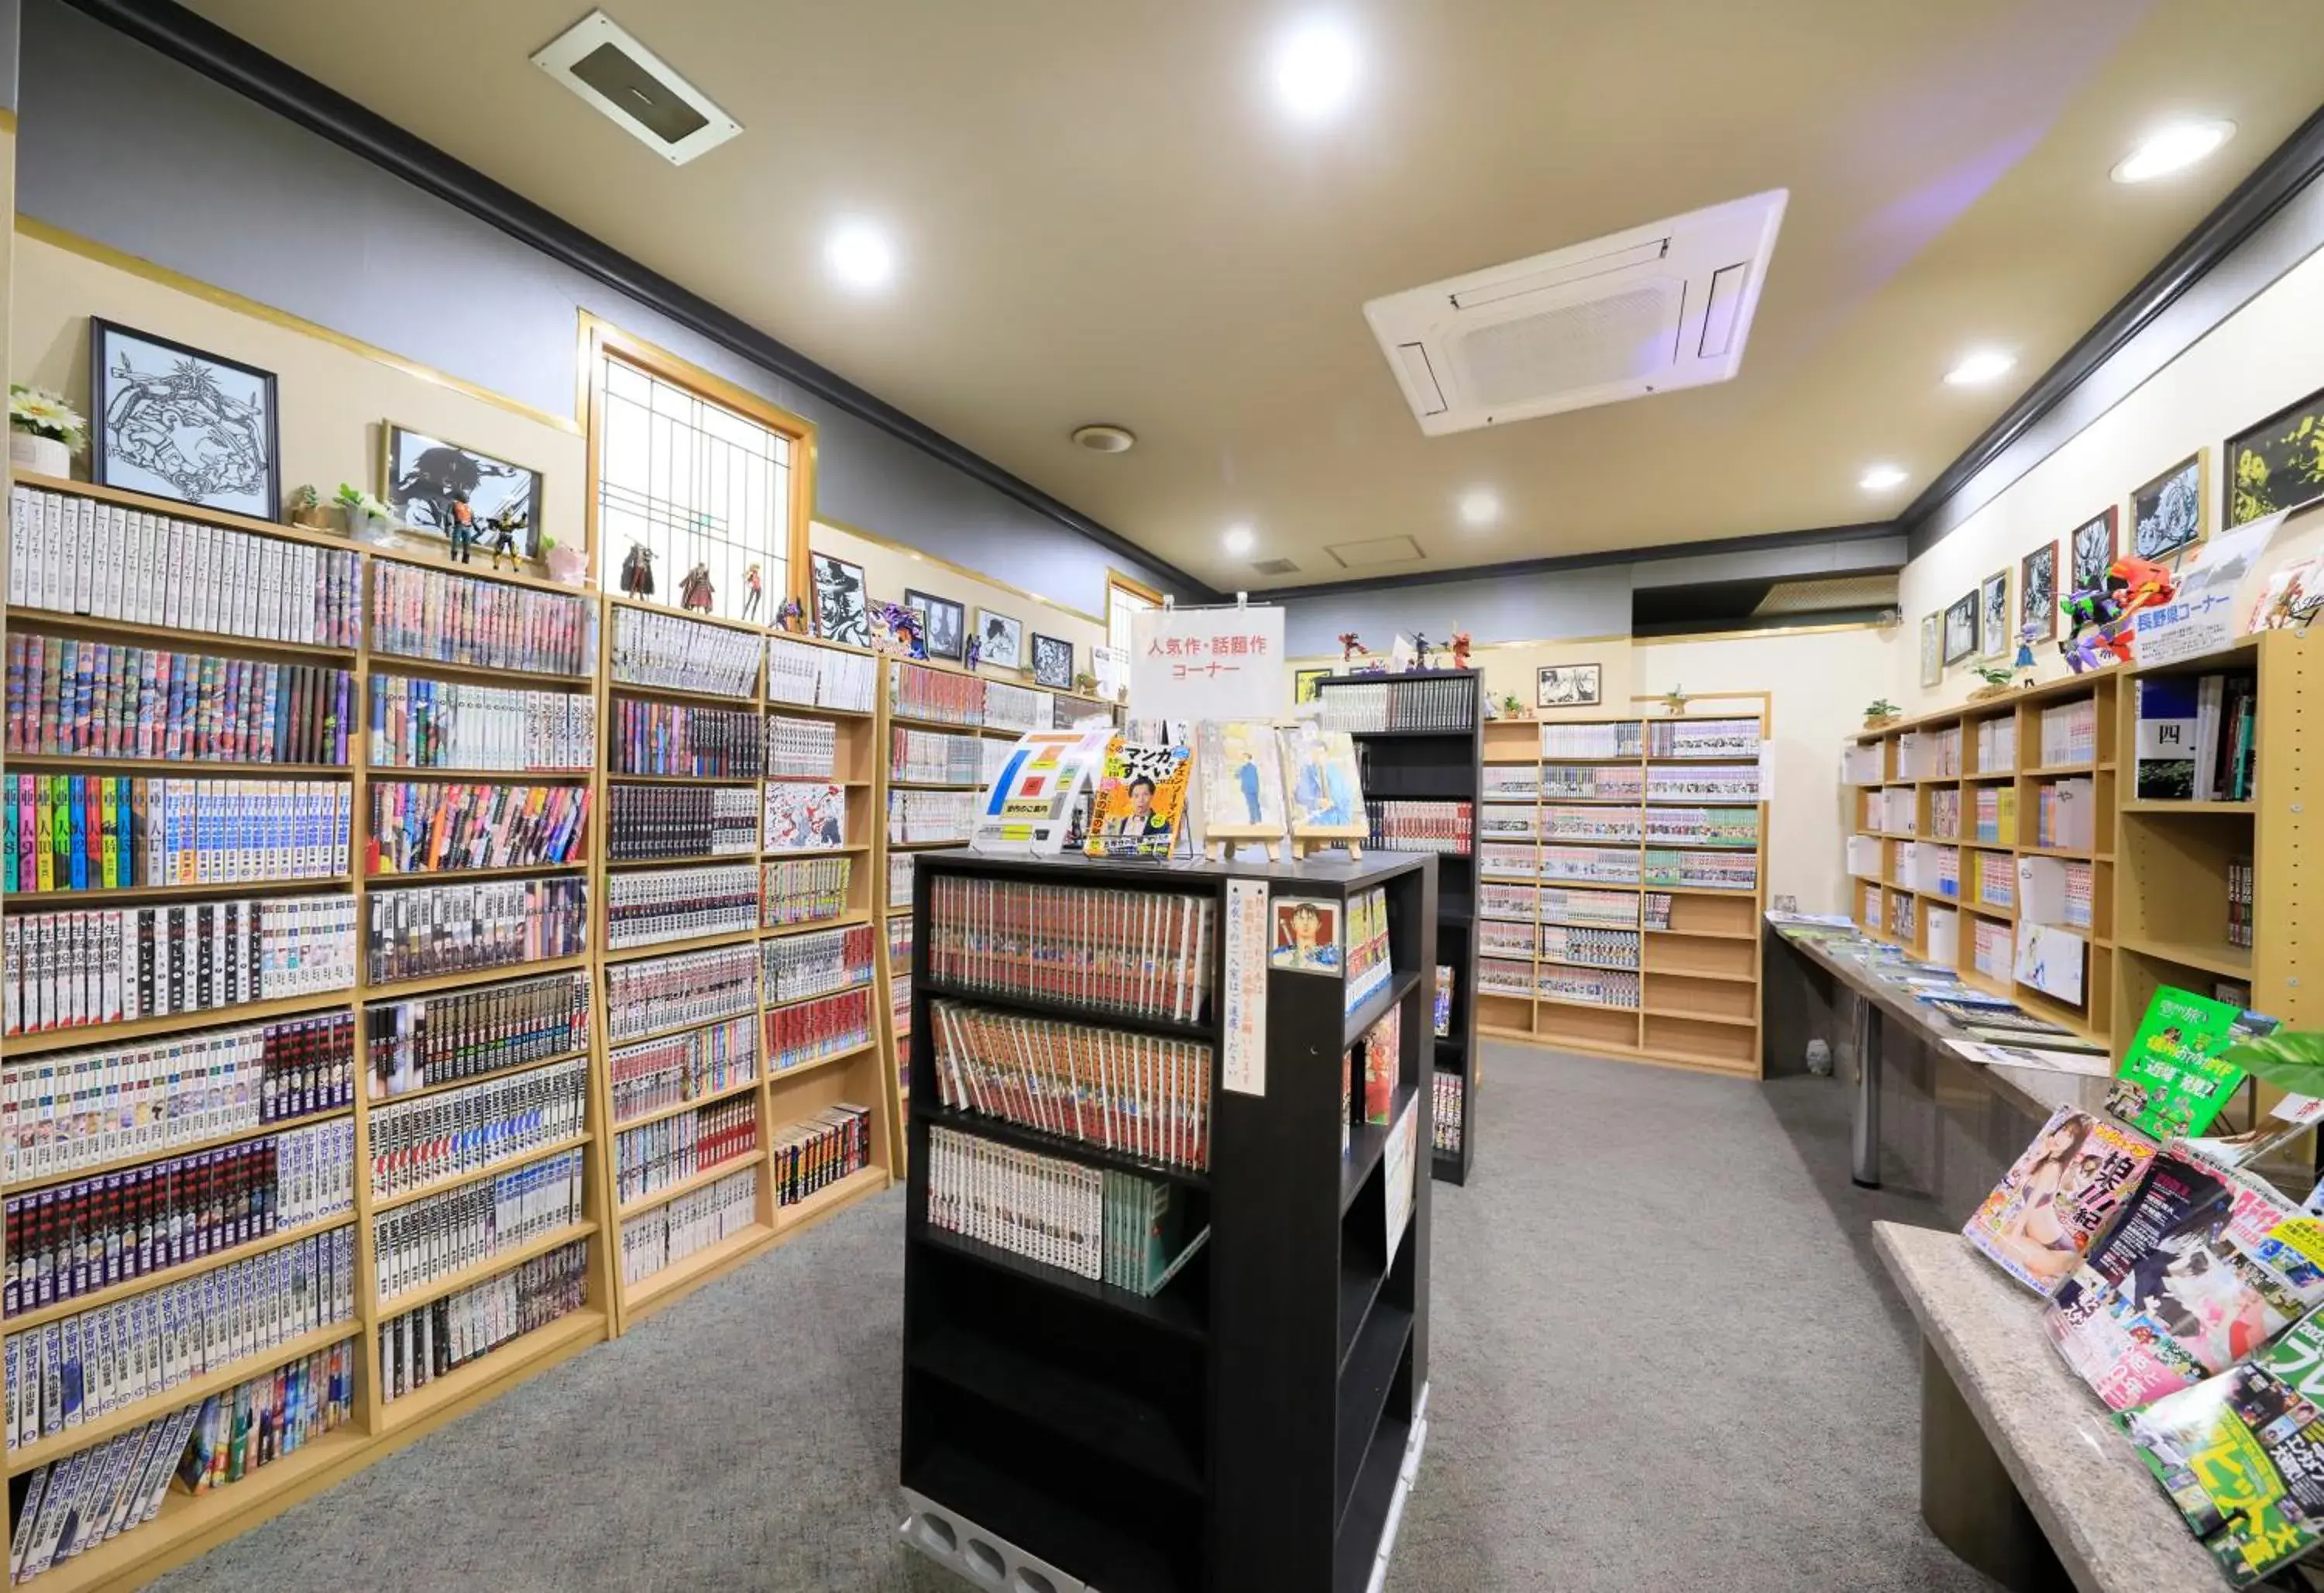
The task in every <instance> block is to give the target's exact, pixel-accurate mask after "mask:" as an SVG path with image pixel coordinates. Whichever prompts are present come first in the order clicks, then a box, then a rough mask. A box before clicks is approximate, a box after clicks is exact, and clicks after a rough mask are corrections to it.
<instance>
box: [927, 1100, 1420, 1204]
mask: <svg viewBox="0 0 2324 1593" xmlns="http://www.w3.org/2000/svg"><path fill="white" fill-rule="evenodd" d="M1411 1088H1414V1087H1412V1086H1406V1091H1407V1093H1408V1092H1409V1091H1410V1089H1411ZM1398 1099H1399V1100H1401V1099H1402V1097H1399V1098H1398ZM921 1115H922V1116H926V1117H927V1120H928V1121H929V1122H930V1123H932V1124H934V1125H936V1126H937V1127H939V1128H952V1129H957V1130H959V1131H960V1132H961V1133H963V1134H973V1135H978V1136H979V1137H981V1138H983V1139H990V1140H998V1141H1000V1142H1001V1144H1007V1145H1015V1146H1017V1147H1018V1148H1019V1149H1020V1150H1027V1151H1037V1152H1040V1153H1043V1154H1045V1155H1052V1156H1062V1157H1065V1158H1067V1159H1068V1160H1071V1161H1075V1162H1084V1163H1086V1164H1088V1165H1089V1166H1092V1167H1106V1168H1111V1169H1112V1170H1113V1171H1114V1172H1134V1173H1137V1174H1138V1175H1139V1177H1141V1178H1158V1179H1162V1180H1164V1181H1167V1182H1170V1183H1175V1184H1181V1185H1184V1186H1185V1188H1187V1189H1190V1190H1206V1189H1208V1188H1210V1187H1211V1175H1210V1174H1209V1173H1208V1172H1203V1171H1202V1170H1200V1169H1199V1168H1193V1167H1181V1166H1178V1165H1177V1164H1176V1163H1175V1162H1154V1161H1149V1160H1148V1159H1147V1158H1146V1157H1144V1156H1140V1155H1139V1154H1137V1153H1134V1152H1130V1151H1117V1150H1112V1149H1111V1148H1109V1147H1107V1146H1105V1145H1102V1144H1098V1143H1097V1142H1096V1141H1094V1140H1085V1139H1071V1138H1068V1137H1067V1136H1066V1135H1062V1134H1051V1133H1050V1132H1049V1131H1048V1130H1047V1129H1044V1128H1027V1127H1025V1126H1023V1125H1020V1124H1016V1123H1011V1122H1010V1121H1008V1120H1007V1119H1006V1118H1001V1117H989V1116H985V1115H984V1114H983V1113H982V1112H971V1111H964V1110H963V1109H962V1108H960V1107H929V1108H927V1111H926V1112H925V1113H923V1114H921ZM1356 1132H1357V1133H1358V1134H1359V1135H1360V1134H1362V1133H1363V1129H1362V1127H1361V1126H1359V1127H1358V1128H1357V1130H1356ZM1378 1132H1379V1134H1380V1135H1382V1136H1385V1135H1387V1133H1388V1130H1386V1129H1384V1128H1383V1129H1380V1130H1379V1131H1378Z"/></svg>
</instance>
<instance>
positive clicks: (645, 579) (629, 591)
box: [622, 542, 654, 597]
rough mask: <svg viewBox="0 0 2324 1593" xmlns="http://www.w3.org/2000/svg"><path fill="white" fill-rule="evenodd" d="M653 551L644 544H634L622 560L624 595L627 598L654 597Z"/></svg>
mask: <svg viewBox="0 0 2324 1593" xmlns="http://www.w3.org/2000/svg"><path fill="white" fill-rule="evenodd" d="M653 560H654V555H653V550H652V549H651V548H649V547H647V546H646V545H645V543H643V542H632V543H631V544H630V551H628V552H627V553H626V554H624V555H622V596H623V597H652V596H653V595H654V579H653Z"/></svg>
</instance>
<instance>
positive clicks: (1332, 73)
mask: <svg viewBox="0 0 2324 1593" xmlns="http://www.w3.org/2000/svg"><path fill="white" fill-rule="evenodd" d="M1362 64H1363V63H1362V61H1361V60H1360V57H1359V54H1358V51H1357V50H1356V41H1355V36H1354V35H1353V34H1351V32H1348V30H1347V28H1346V27H1345V26H1343V25H1342V23H1338V22H1336V21H1333V20H1332V19H1330V18H1327V17H1311V18H1309V19H1308V20H1307V21H1305V22H1303V23H1297V24H1296V25H1294V26H1293V27H1292V28H1291V30H1290V31H1289V32H1286V33H1285V34H1284V35H1283V37H1282V38H1281V39H1280V40H1278V41H1277V42H1276V46H1275V97H1276V98H1277V99H1278V100H1280V101H1281V102H1282V105H1283V108H1284V109H1285V110H1286V111H1288V112H1289V113H1290V114H1291V115H1292V116H1295V117H1296V118H1297V119H1298V120H1300V121H1303V122H1320V121H1322V120H1323V118H1324V117H1326V116H1331V115H1332V114H1333V112H1334V111H1337V110H1338V109H1340V108H1341V107H1342V106H1344V105H1346V104H1347V103H1348V100H1349V98H1350V97H1351V96H1352V95H1353V94H1354V93H1355V89H1356V79H1357V77H1358V75H1359V74H1360V71H1361V69H1362Z"/></svg>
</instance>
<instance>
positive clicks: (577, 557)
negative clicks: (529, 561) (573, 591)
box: [540, 531, 589, 587]
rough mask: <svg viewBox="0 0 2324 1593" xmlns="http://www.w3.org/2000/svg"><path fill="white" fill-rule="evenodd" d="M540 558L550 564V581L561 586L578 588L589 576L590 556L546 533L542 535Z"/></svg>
mask: <svg viewBox="0 0 2324 1593" xmlns="http://www.w3.org/2000/svg"><path fill="white" fill-rule="evenodd" d="M540 556H541V558H542V559H543V560H547V562H548V564H549V579H551V580H553V581H556V582H558V583H559V584H561V585H564V586H568V587H577V586H579V585H580V584H581V583H582V582H583V580H585V579H586V578H587V576H588V573H589V560H588V556H587V555H586V554H585V553H583V552H582V551H581V550H580V549H578V548H576V547H575V546H574V545H573V544H572V543H570V542H558V540H557V539H556V538H555V537H553V536H551V535H549V533H547V532H545V531H544V532H542V533H540Z"/></svg>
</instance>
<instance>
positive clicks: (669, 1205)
mask: <svg viewBox="0 0 2324 1593" xmlns="http://www.w3.org/2000/svg"><path fill="white" fill-rule="evenodd" d="M758 1220H759V1174H758V1170H757V1169H756V1168H746V1169H744V1170H743V1171H742V1172H737V1173H735V1174H733V1176H732V1177H728V1178H722V1179H720V1180H718V1181H716V1182H715V1183H711V1184H705V1185H704V1186H703V1187H702V1188H701V1189H698V1190H687V1192H686V1193H684V1194H682V1195H679V1196H678V1197H677V1198H676V1199H669V1200H665V1201H663V1202H662V1203H661V1204H660V1205H659V1206H654V1207H650V1208H648V1209H646V1210H643V1211H641V1212H639V1213H638V1214H637V1215H636V1216H635V1217H632V1218H627V1219H625V1220H624V1221H623V1222H622V1283H624V1284H626V1285H628V1286H631V1287H632V1288H634V1287H635V1286H636V1285H638V1284H640V1283H644V1282H645V1281H646V1280H647V1279H648V1278H650V1277H652V1276H653V1275H654V1274H655V1273H659V1272H663V1271H666V1270H667V1269H669V1268H670V1267H673V1266H676V1265H677V1264H678V1263H679V1262H681V1261H684V1260H685V1259H686V1258H687V1256H689V1255H696V1254H697V1253H699V1252H701V1251H704V1250H707V1249H709V1248H710V1247H711V1246H713V1245H716V1244H718V1243H720V1242H722V1241H724V1240H726V1239H731V1238H733V1236H735V1235H737V1234H739V1233H741V1232H742V1230H743V1229H745V1228H747V1227H751V1226H752V1224H753V1223H755V1222H757V1221H758Z"/></svg>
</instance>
